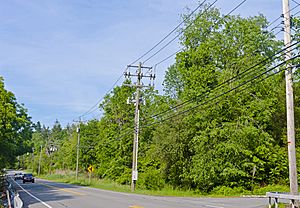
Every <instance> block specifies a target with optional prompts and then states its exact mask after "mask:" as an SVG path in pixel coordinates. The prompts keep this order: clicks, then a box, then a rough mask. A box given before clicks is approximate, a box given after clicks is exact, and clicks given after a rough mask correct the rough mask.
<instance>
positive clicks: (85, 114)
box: [79, 73, 124, 117]
mask: <svg viewBox="0 0 300 208" xmlns="http://www.w3.org/2000/svg"><path fill="white" fill-rule="evenodd" d="M123 74H124V73H122V74H121V75H120V77H119V78H118V79H117V80H116V81H115V82H114V84H113V85H112V87H111V88H110V89H109V90H108V91H107V92H106V93H105V94H104V96H103V97H101V99H99V100H98V101H97V103H96V104H95V105H93V106H92V107H91V108H89V110H87V111H86V112H85V113H83V114H82V115H81V116H79V117H84V116H87V115H89V114H91V113H93V112H94V111H96V110H97V109H98V105H99V104H100V102H101V101H102V100H103V99H104V97H105V96H106V95H107V94H108V93H110V92H111V91H112V90H113V88H114V87H115V86H116V84H117V83H118V82H119V81H120V79H121V78H122V77H123ZM94 108H95V109H94Z"/></svg>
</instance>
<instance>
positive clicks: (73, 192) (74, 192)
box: [38, 183, 85, 196]
mask: <svg viewBox="0 0 300 208" xmlns="http://www.w3.org/2000/svg"><path fill="white" fill-rule="evenodd" d="M38 184H41V185H43V186H47V187H49V188H53V189H57V190H60V191H64V192H68V193H72V194H75V195H79V196H84V195H85V194H82V193H79V192H77V191H71V190H68V189H64V188H58V187H55V186H51V185H48V184H45V183H38Z"/></svg>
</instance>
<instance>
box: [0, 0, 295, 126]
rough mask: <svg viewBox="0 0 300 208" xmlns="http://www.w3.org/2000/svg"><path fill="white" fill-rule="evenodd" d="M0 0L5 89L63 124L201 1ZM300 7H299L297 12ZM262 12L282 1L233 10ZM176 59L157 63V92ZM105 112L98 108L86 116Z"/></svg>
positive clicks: (227, 3)
mask: <svg viewBox="0 0 300 208" xmlns="http://www.w3.org/2000/svg"><path fill="white" fill-rule="evenodd" d="M241 1H242V0H218V1H217V3H216V4H215V6H216V7H218V8H219V9H220V10H221V12H222V13H223V14H226V13H227V12H229V11H230V10H231V9H233V8H234V7H235V6H236V5H238V4H239V3H240V2H241ZM297 1H298V2H299V3H300V0H297ZM297 1H296V0H294V1H291V2H290V7H291V8H293V7H295V6H297ZM207 2H208V3H212V2H213V0H207ZM0 5H1V6H0V76H2V77H3V78H4V83H5V88H6V89H8V90H10V91H12V92H13V93H14V94H15V96H16V98H17V100H18V102H19V103H24V104H25V107H26V108H27V109H28V114H29V115H30V116H31V117H32V121H33V122H37V121H40V122H41V123H42V124H44V125H46V126H50V127H51V126H52V125H53V124H54V122H55V120H58V121H59V122H60V123H61V124H62V125H63V126H65V125H67V124H68V123H72V122H73V121H74V120H78V118H79V116H81V115H83V114H85V113H86V112H87V111H88V110H89V109H90V108H91V107H92V106H94V105H95V104H96V103H97V102H98V101H99V100H101V99H102V98H103V96H104V95H105V94H106V93H107V92H108V91H109V90H110V89H111V88H112V86H113V85H114V83H115V82H116V81H117V80H118V78H119V77H120V76H121V75H122V73H123V72H124V70H125V68H126V66H127V65H128V64H131V63H132V62H133V61H134V60H136V59H137V58H138V57H140V56H141V55H142V54H143V53H145V52H146V51H148V50H149V49H150V48H152V47H153V46H154V45H155V44H156V43H157V42H159V41H160V40H161V39H162V38H163V37H164V36H165V35H166V34H168V33H169V32H170V31H171V30H173V28H175V27H176V26H177V25H178V24H179V23H180V22H181V18H180V16H181V14H183V13H186V12H187V8H190V9H194V8H196V7H197V6H198V5H199V1H198V0H126V1H124V0H9V1H7V0H0ZM298 11H300V7H297V8H295V9H294V10H293V11H292V14H295V13H297V12H298ZM260 13H261V14H264V15H265V16H266V17H267V19H268V20H269V21H270V22H272V21H273V20H275V19H276V18H278V17H279V16H280V15H281V13H282V3H281V0H247V1H246V2H245V3H244V4H243V5H242V6H241V7H239V8H238V9H237V10H236V11H235V12H234V13H233V14H240V15H241V16H243V17H248V16H254V15H257V14H260ZM281 21H282V20H281V19H280V20H278V21H277V22H276V23H274V24H273V25H272V26H274V27H275V26H276V25H277V24H278V23H280V22H281ZM271 28H272V27H270V28H268V29H271ZM274 31H275V32H277V31H280V28H276V29H275V30H274ZM175 35H176V34H174V35H173V36H171V37H170V38H169V39H168V40H170V39H172V38H173V37H174V36H175ZM280 35H281V36H282V35H283V34H282V33H280V34H279V37H280ZM168 40H167V41H166V42H165V43H167V42H168ZM159 48H160V47H158V48H157V49H159ZM178 49H180V45H179V41H178V40H176V41H174V42H172V44H170V45H169V46H168V47H166V48H165V49H164V50H163V51H162V52H161V53H159V54H157V56H155V57H153V58H152V59H150V60H149V61H148V62H146V63H145V65H146V66H154V65H155V64H156V63H158V62H159V61H161V60H163V59H164V58H166V57H168V56H169V55H170V54H172V53H174V52H175V51H177V50H178ZM154 52H155V51H154ZM150 55H151V54H149V55H148V57H149V56H150ZM146 58H147V57H145V59H146ZM145 59H144V60H145ZM141 61H143V60H141ZM173 62H174V57H172V58H170V59H168V60H167V61H165V62H163V63H162V64H160V65H158V66H157V67H156V76H157V77H158V78H157V80H156V82H155V86H156V89H158V90H159V91H160V92H161V90H162V81H163V78H164V74H165V71H166V69H167V67H168V66H169V65H171V64H172V63H173ZM123 80H124V78H121V79H120V80H119V82H118V83H117V85H121V84H122V81H123ZM100 115H101V113H100V111H99V110H95V111H93V112H92V113H90V114H88V115H87V116H85V117H83V118H82V119H83V120H88V119H93V118H99V116H100Z"/></svg>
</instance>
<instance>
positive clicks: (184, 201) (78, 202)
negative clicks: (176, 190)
mask: <svg viewBox="0 0 300 208" xmlns="http://www.w3.org/2000/svg"><path fill="white" fill-rule="evenodd" d="M21 182H22V181H16V183H15V184H14V187H16V189H17V190H18V192H19V194H20V197H21V199H22V200H23V202H24V208H45V207H46V208H93V207H99V208H240V207H243V208H264V207H266V205H267V204H268V201H267V199H266V198H192V197H159V196H147V195H139V194H129V193H119V192H113V191H106V190H101V189H95V188H89V187H81V186H75V185H70V184H64V183H55V182H51V181H47V180H41V179H36V183H25V184H23V183H21Z"/></svg>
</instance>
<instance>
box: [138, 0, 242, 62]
mask: <svg viewBox="0 0 300 208" xmlns="http://www.w3.org/2000/svg"><path fill="white" fill-rule="evenodd" d="M217 1H218V0H215V1H214V2H213V3H212V4H210V5H209V6H208V7H207V8H206V9H205V10H204V12H202V13H201V14H200V15H199V16H198V17H197V18H196V19H195V20H197V19H198V18H199V17H200V16H202V15H203V14H204V13H205V12H206V11H208V10H209V9H210V8H211V7H212V6H213V5H214V4H215V3H216V2H217ZM244 1H246V0H244ZM192 23H193V22H191V23H190V24H189V25H188V26H187V27H186V28H189V27H190V26H191V25H192ZM182 33H183V30H182V31H180V32H179V33H178V34H177V35H176V36H175V37H174V38H172V39H171V40H170V41H169V42H168V43H166V44H165V45H164V46H163V47H162V48H160V49H159V50H158V51H156V52H155V53H154V54H152V55H151V56H150V57H149V58H147V59H146V60H144V61H143V64H145V63H146V62H147V61H149V60H150V59H152V58H153V57H154V56H156V55H157V54H158V53H160V52H161V51H162V50H163V49H165V48H166V47H167V46H168V45H170V44H171V43H172V42H173V41H174V40H176V39H177V38H178V37H179V36H180V35H181V34H182Z"/></svg>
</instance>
